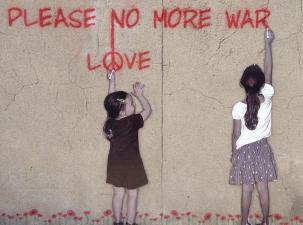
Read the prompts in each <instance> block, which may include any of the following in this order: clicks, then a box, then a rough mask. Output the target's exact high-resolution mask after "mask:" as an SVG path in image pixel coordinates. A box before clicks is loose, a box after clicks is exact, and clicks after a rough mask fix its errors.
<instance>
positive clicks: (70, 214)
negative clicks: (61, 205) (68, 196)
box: [66, 210, 76, 217]
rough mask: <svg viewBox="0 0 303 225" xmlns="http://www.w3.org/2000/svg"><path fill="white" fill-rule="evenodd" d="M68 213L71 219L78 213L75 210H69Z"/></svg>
mask: <svg viewBox="0 0 303 225" xmlns="http://www.w3.org/2000/svg"><path fill="white" fill-rule="evenodd" d="M66 213H67V215H69V216H70V217H74V216H76V213H75V211H74V210H68V211H67V212H66Z"/></svg>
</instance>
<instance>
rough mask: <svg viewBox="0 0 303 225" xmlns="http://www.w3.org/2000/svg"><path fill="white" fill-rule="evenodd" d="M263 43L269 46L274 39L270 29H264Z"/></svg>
mask: <svg viewBox="0 0 303 225" xmlns="http://www.w3.org/2000/svg"><path fill="white" fill-rule="evenodd" d="M264 36H265V43H267V44H271V43H272V42H273V40H274V39H275V34H274V32H273V31H272V30H271V29H270V28H266V29H265V34H264Z"/></svg>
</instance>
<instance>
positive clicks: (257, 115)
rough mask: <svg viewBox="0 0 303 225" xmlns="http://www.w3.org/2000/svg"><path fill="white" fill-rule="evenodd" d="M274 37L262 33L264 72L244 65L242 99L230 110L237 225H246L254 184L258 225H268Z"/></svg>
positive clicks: (273, 166) (272, 165) (231, 179)
mask: <svg viewBox="0 0 303 225" xmlns="http://www.w3.org/2000/svg"><path fill="white" fill-rule="evenodd" d="M273 39H274V34H273V32H272V31H271V30H269V29H267V30H266V32H265V59H264V73H263V71H262V70H261V68H260V67H259V66H258V65H255V64H254V65H251V66H248V67H247V68H246V69H245V70H244V72H243V75H242V78H241V81H240V84H241V86H242V87H243V88H244V89H245V93H246V99H245V100H244V101H241V102H238V103H236V104H235V105H234V107H233V110H232V117H233V135H232V157H231V162H232V167H231V170H230V177H229V183H230V184H233V185H242V196H241V225H247V224H249V223H248V215H249V208H250V204H251V197H252V192H253V189H254V185H256V187H257V190H258V194H259V198H260V204H261V209H262V214H263V219H262V222H261V224H262V225H269V221H268V214H269V190H268V182H269V181H274V180H276V179H277V175H276V164H275V160H274V156H273V152H272V150H271V147H270V145H269V144H268V142H267V137H269V136H270V135H271V108H272V101H271V98H272V96H273V94H274V89H273V87H272V85H271V83H272V52H271V43H272V41H273Z"/></svg>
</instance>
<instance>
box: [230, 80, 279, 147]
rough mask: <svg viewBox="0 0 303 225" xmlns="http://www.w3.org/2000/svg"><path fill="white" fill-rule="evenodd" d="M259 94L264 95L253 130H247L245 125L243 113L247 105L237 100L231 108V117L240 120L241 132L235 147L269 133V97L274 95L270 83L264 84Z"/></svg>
mask: <svg viewBox="0 0 303 225" xmlns="http://www.w3.org/2000/svg"><path fill="white" fill-rule="evenodd" d="M260 94H262V95H263V96H264V102H261V103H260V108H259V111H258V120H259V122H258V125H257V127H256V129H255V130H249V129H248V128H247V127H246V126H245V119H244V115H245V113H246V110H247V105H246V104H245V103H243V102H238V103H236V104H235V105H234V107H233V110H232V117H233V119H235V120H241V134H240V137H239V138H238V140H237V142H236V149H239V148H240V147H241V146H243V145H246V144H249V143H252V142H255V141H259V140H261V139H263V138H267V137H269V136H270V135H271V107H272V101H271V98H272V96H273V95H274V88H273V86H271V85H270V84H264V87H263V88H262V89H261V91H260Z"/></svg>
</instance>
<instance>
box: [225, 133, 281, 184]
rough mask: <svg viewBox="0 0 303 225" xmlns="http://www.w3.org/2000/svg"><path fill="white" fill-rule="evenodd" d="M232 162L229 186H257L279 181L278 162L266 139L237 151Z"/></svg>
mask: <svg viewBox="0 0 303 225" xmlns="http://www.w3.org/2000/svg"><path fill="white" fill-rule="evenodd" d="M231 162H232V167H231V170H230V174H229V184H232V185H241V184H255V183H256V182H266V181H267V182H269V181H274V180H277V172H276V171H277V170H276V162H275V159H274V155H273V152H272V149H271V147H270V145H269V144H268V142H267V139H266V138H264V139H261V140H259V141H256V142H253V143H250V144H247V145H244V146H242V147H240V148H239V149H237V150H235V151H234V152H233V154H232V159H231Z"/></svg>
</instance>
